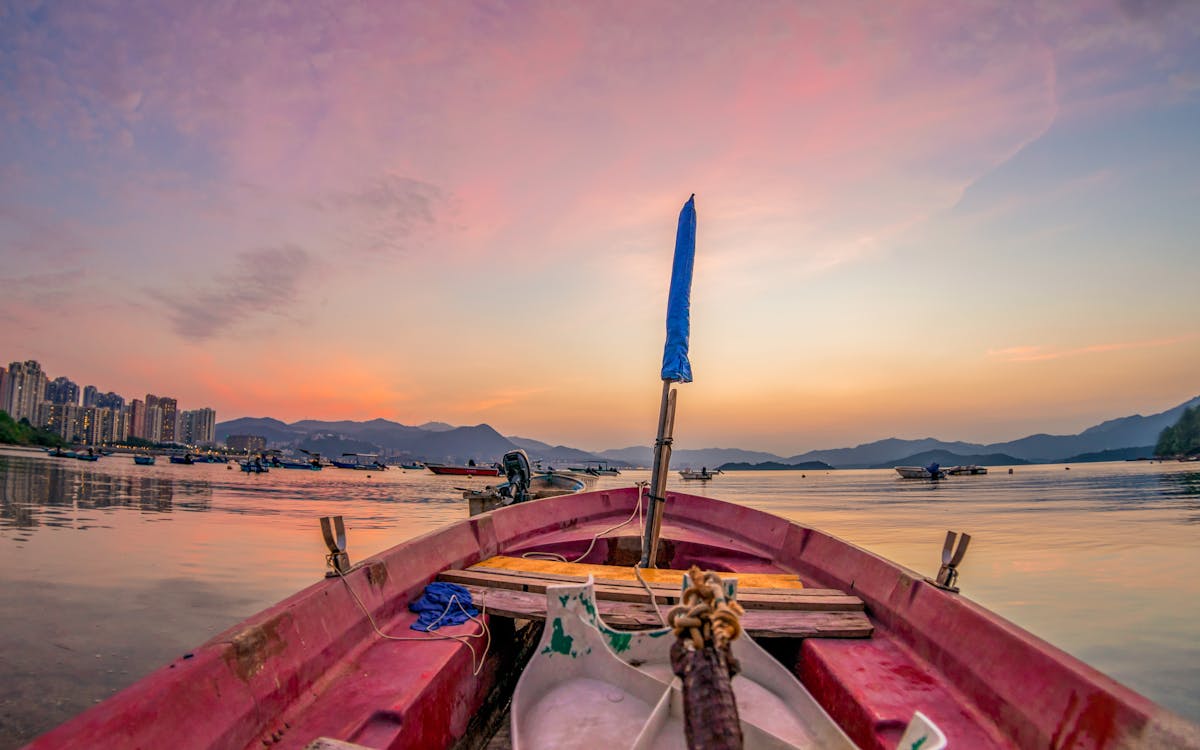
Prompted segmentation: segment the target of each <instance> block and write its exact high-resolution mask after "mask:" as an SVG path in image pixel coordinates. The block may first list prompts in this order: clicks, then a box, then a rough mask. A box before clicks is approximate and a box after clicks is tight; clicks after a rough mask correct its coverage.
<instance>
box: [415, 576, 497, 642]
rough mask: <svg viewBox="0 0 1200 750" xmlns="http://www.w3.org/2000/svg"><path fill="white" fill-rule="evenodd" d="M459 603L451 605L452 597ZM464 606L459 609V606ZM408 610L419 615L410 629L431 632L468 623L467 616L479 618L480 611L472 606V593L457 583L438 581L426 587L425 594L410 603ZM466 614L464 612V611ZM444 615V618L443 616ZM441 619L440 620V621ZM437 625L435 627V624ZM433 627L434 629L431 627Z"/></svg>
mask: <svg viewBox="0 0 1200 750" xmlns="http://www.w3.org/2000/svg"><path fill="white" fill-rule="evenodd" d="M452 596H453V597H457V598H458V601H456V602H454V603H451V602H450V597H452ZM460 604H461V605H462V607H459V606H458V605H460ZM408 608H409V609H410V610H412V611H413V612H416V613H417V615H418V616H417V621H416V622H414V623H413V624H412V625H411V626H410V627H411V628H412V629H413V630H420V631H421V632H429V631H430V630H437V629H439V628H441V627H442V626H443V625H462V624H463V623H464V622H466V621H467V619H468V618H467V614H468V613H469V614H470V615H471V617H478V616H479V611H478V610H476V609H475V608H474V607H473V606H471V593H470V592H469V591H467V590H466V589H465V588H463V587H462V586H459V585H458V584H457V583H442V582H441V581H436V582H434V583H431V584H429V585H428V586H426V587H425V593H423V594H421V596H420V598H419V599H417V600H416V601H414V602H409V604H408ZM464 609H465V610H466V612H463V610H464ZM443 614H444V616H443ZM439 618H440V619H439ZM435 622H436V623H437V625H434V623H435ZM430 626H433V627H430Z"/></svg>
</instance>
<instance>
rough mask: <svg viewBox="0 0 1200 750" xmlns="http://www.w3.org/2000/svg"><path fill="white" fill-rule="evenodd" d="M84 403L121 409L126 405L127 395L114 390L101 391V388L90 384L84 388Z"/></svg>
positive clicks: (85, 404)
mask: <svg viewBox="0 0 1200 750" xmlns="http://www.w3.org/2000/svg"><path fill="white" fill-rule="evenodd" d="M83 405H84V406H100V407H103V408H105V409H120V408H121V407H123V406H125V397H124V396H121V395H119V394H116V393H113V392H112V391H109V392H108V393H101V392H100V389H99V388H97V387H96V386H94V385H88V386H84V388H83Z"/></svg>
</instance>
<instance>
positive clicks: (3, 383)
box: [0, 367, 8, 411]
mask: <svg viewBox="0 0 1200 750" xmlns="http://www.w3.org/2000/svg"><path fill="white" fill-rule="evenodd" d="M7 388H8V370H6V369H5V368H3V367H0V409H4V405H5V404H7V403H8V394H7V393H6V390H7ZM4 411H7V409H4Z"/></svg>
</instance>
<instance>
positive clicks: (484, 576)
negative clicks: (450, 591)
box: [438, 569, 863, 612]
mask: <svg viewBox="0 0 1200 750" xmlns="http://www.w3.org/2000/svg"><path fill="white" fill-rule="evenodd" d="M438 580H440V581H446V582H448V583H458V584H462V585H475V586H488V587H492V588H497V589H508V590H510V591H526V592H529V593H534V594H545V593H546V587H547V586H550V585H554V584H555V583H559V581H553V580H546V579H543V578H534V577H528V576H513V575H503V574H496V573H490V572H485V571H482V570H478V569H471V570H446V571H443V572H442V573H440V574H438ZM595 589H596V598H597V599H600V600H602V601H604V600H607V601H620V602H637V603H642V604H649V603H650V595H649V594H648V593H647V592H646V590H645V589H644V588H642V587H641V586H640V585H639V586H637V587H636V588H635V587H633V586H610V585H605V584H601V583H599V582H597V583H596V585H595ZM653 590H654V596H655V598H656V599H657V600H658V603H659V605H660V606H663V605H666V606H671V605H674V604H676V603H677V602H678V601H679V591H678V590H677V589H669V588H655V589H653ZM802 591H804V589H780V590H777V591H772V592H771V593H751V592H743V591H741V590H739V591H738V602H739V603H740V604H741V605H742V607H744V608H745V609H747V610H759V609H769V610H802V611H809V612H855V611H861V610H862V609H863V603H862V600H861V599H859V598H858V597H856V596H849V595H847V594H842V593H840V592H839V593H834V594H812V593H805V594H803V595H801V594H800V592H802Z"/></svg>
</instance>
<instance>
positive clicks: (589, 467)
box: [567, 461, 621, 477]
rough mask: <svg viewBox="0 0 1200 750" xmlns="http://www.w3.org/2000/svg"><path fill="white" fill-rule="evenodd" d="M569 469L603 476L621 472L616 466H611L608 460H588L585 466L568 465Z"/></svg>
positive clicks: (615, 474) (616, 474)
mask: <svg viewBox="0 0 1200 750" xmlns="http://www.w3.org/2000/svg"><path fill="white" fill-rule="evenodd" d="M567 469H568V470H569V471H578V472H581V473H583V474H597V475H603V476H610V477H615V476H619V475H620V474H621V472H620V470H618V469H617V467H615V466H609V465H608V462H607V461H587V462H586V463H585V464H584V465H583V466H568V467H567Z"/></svg>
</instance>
